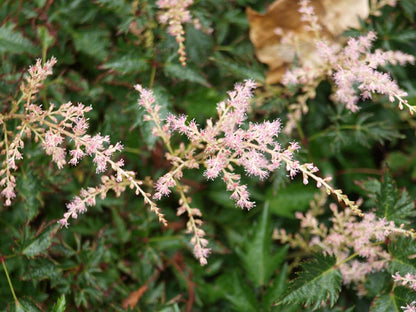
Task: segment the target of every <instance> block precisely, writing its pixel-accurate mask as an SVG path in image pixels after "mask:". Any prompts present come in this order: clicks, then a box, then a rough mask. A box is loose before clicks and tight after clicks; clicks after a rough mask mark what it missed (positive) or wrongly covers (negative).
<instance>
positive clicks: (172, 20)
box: [156, 0, 201, 66]
mask: <svg viewBox="0 0 416 312" xmlns="http://www.w3.org/2000/svg"><path fill="white" fill-rule="evenodd" d="M193 2H194V1H193V0H158V1H157V2H156V4H157V6H158V7H159V9H163V11H162V12H161V13H160V14H159V22H160V23H162V24H166V25H168V33H169V34H170V35H171V36H173V37H175V39H176V42H177V43H178V44H179V49H178V54H179V61H180V62H181V64H182V65H183V66H185V65H186V52H185V45H184V42H185V30H184V27H183V24H186V23H190V22H193V23H194V24H195V26H196V28H201V24H200V23H199V20H198V19H192V16H191V13H190V12H189V9H188V8H189V6H191V5H192V4H193Z"/></svg>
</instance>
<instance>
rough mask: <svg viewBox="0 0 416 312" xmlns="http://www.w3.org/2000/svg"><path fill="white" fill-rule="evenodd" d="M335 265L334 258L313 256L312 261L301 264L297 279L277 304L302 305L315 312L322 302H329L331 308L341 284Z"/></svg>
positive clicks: (339, 274) (340, 276) (336, 298)
mask: <svg viewBox="0 0 416 312" xmlns="http://www.w3.org/2000/svg"><path fill="white" fill-rule="evenodd" d="M335 264H336V258H335V256H329V255H326V256H325V255H323V254H315V255H314V259H313V260H312V261H309V262H305V263H303V264H302V271H301V272H300V273H299V276H298V278H297V279H295V280H294V281H293V282H292V283H291V285H290V286H289V289H288V291H287V293H286V294H285V295H284V297H283V298H282V299H281V300H280V301H279V302H278V303H277V304H287V303H303V304H305V305H306V306H311V308H312V309H313V310H316V309H318V308H319V307H320V305H321V303H322V302H329V305H330V306H331V307H332V306H333V305H334V304H335V302H336V301H337V300H338V296H339V293H340V291H341V283H342V275H341V272H340V271H339V270H338V269H337V268H336V266H335Z"/></svg>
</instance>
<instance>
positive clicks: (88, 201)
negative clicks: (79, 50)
mask: <svg viewBox="0 0 416 312" xmlns="http://www.w3.org/2000/svg"><path fill="white" fill-rule="evenodd" d="M55 63H56V59H55V58H51V60H49V61H47V62H46V63H45V64H44V65H42V64H41V61H40V60H38V61H37V62H36V64H35V65H34V66H31V67H30V68H29V75H28V76H27V77H26V79H25V81H24V82H23V83H22V84H21V86H20V90H21V92H22V96H21V98H20V99H19V100H18V101H16V102H14V103H13V104H12V109H11V111H10V112H9V113H3V114H1V115H0V123H1V124H2V128H3V140H2V141H1V143H0V146H1V147H4V149H3V150H2V155H4V157H5V161H3V163H2V167H1V170H0V178H1V180H0V186H1V187H3V190H2V191H1V196H2V197H4V199H5V201H4V203H5V205H6V206H9V205H11V203H12V200H13V199H14V198H15V197H16V193H15V187H16V178H15V176H14V173H13V171H16V170H17V169H18V167H17V165H16V161H17V160H21V159H22V158H23V155H22V153H21V150H22V149H23V148H24V144H25V143H24V139H25V138H26V139H33V140H34V141H35V142H40V143H41V146H42V148H43V149H44V151H45V153H46V154H47V155H50V156H51V157H52V161H53V162H54V163H55V164H56V165H57V167H58V169H62V168H63V167H64V166H65V165H67V164H69V165H73V166H75V165H77V164H78V163H79V161H80V160H81V159H82V158H84V157H85V156H87V155H88V156H90V157H92V158H93V162H94V163H95V165H96V173H97V174H100V173H104V172H106V171H107V169H108V167H110V168H111V170H112V171H113V172H114V173H112V174H109V175H104V176H103V177H102V178H101V182H102V184H101V185H100V186H97V187H90V188H88V189H87V190H81V192H80V195H79V196H75V198H74V199H73V200H72V201H71V202H70V203H68V204H67V208H68V211H67V212H66V213H65V214H64V217H63V218H62V219H61V220H59V223H60V224H61V225H62V226H68V220H69V218H71V217H72V218H77V217H78V215H79V214H80V213H84V212H85V211H86V209H87V208H86V207H87V206H93V205H95V199H96V196H100V197H101V198H105V197H106V195H107V192H108V191H110V190H112V191H114V192H115V193H116V195H117V196H119V195H120V193H121V192H123V191H124V190H125V189H126V187H130V188H132V189H134V190H135V192H136V194H137V195H141V196H143V198H144V201H145V203H146V204H149V205H150V207H151V210H152V211H153V212H155V213H156V215H157V216H158V217H159V221H160V222H162V223H164V224H166V220H165V219H164V216H163V214H162V213H161V212H160V210H159V208H158V207H157V206H156V204H155V203H154V202H153V201H152V200H151V199H150V194H147V193H146V192H145V191H144V190H143V189H142V188H141V186H140V185H141V184H142V181H140V180H138V179H136V174H135V173H134V172H132V171H127V170H124V169H123V166H124V161H123V160H122V159H120V160H118V161H114V160H112V157H113V156H114V154H115V153H116V152H119V151H121V150H122V148H123V146H122V145H121V144H120V143H116V144H115V145H112V144H110V137H109V136H108V135H107V136H102V135H101V134H96V135H95V136H90V135H89V134H86V133H87V130H88V127H89V126H88V123H87V119H86V117H85V114H86V113H87V112H89V111H90V110H91V109H92V108H91V107H90V106H85V105H83V104H81V103H78V104H76V105H75V104H73V103H71V102H68V103H64V104H62V105H61V106H60V107H58V108H55V105H54V104H50V106H49V108H48V109H43V108H42V106H41V105H38V104H36V103H35V100H36V94H37V93H38V92H39V90H40V88H41V87H42V85H43V82H44V80H45V79H46V78H47V76H49V75H51V74H52V67H53V65H54V64H55ZM21 103H24V105H23V107H19V106H20V105H21ZM17 112H21V113H17ZM9 120H14V121H16V120H17V121H18V122H19V125H18V126H17V127H16V128H15V130H14V131H10V130H8V129H7V122H8V121H9ZM70 142H72V145H73V146H74V147H73V148H72V149H71V150H69V152H67V148H66V145H67V144H69V143H70ZM68 154H69V156H70V159H69V160H68V159H67V156H68Z"/></svg>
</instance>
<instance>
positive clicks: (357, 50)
mask: <svg viewBox="0 0 416 312" xmlns="http://www.w3.org/2000/svg"><path fill="white" fill-rule="evenodd" d="M375 38H376V34H375V32H372V31H370V32H369V33H368V34H367V35H366V36H360V37H358V38H350V39H349V40H348V43H347V46H346V47H345V48H344V49H342V50H339V51H337V49H336V48H334V47H332V46H330V45H328V44H327V43H326V42H324V41H317V42H316V46H317V49H318V52H319V53H320V55H321V57H322V58H321V60H322V63H321V64H317V65H315V66H314V67H313V68H311V67H310V66H308V67H306V68H302V67H298V68H295V69H293V70H291V71H288V72H287V73H286V74H285V75H284V77H283V80H282V82H283V84H285V85H289V84H302V85H307V84H310V83H313V85H315V84H316V81H320V80H322V79H324V78H325V77H331V78H332V79H333V81H334V82H335V85H336V90H335V94H334V99H335V100H336V101H339V102H341V103H342V104H344V105H345V106H346V107H347V109H349V110H351V111H353V112H356V111H358V110H359V107H358V106H357V103H358V101H359V99H360V96H361V98H362V99H368V98H371V97H372V94H374V93H378V94H385V95H387V96H388V98H389V100H390V102H395V101H396V100H397V101H398V103H399V104H398V105H399V108H400V109H403V108H404V107H405V106H406V107H407V108H408V109H409V111H410V113H411V114H413V113H414V112H415V111H416V109H415V108H414V107H413V106H411V105H409V103H408V102H407V100H405V99H404V97H406V96H407V93H406V92H405V91H403V90H401V89H400V88H399V86H398V85H397V82H396V81H394V80H393V79H392V78H391V77H390V75H389V74H387V73H383V72H380V71H378V70H377V68H378V67H379V66H384V65H386V64H387V63H390V64H393V65H396V64H400V65H405V64H406V63H411V64H413V63H414V57H413V56H412V55H408V54H405V53H403V52H400V51H396V52H394V51H387V52H385V51H382V50H380V49H377V50H375V51H374V52H371V51H370V49H371V47H372V42H373V41H374V40H375ZM309 65H310V64H309ZM355 87H357V88H358V90H359V91H360V95H357V94H356V88H355Z"/></svg>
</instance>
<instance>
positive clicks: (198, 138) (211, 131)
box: [135, 80, 361, 264]
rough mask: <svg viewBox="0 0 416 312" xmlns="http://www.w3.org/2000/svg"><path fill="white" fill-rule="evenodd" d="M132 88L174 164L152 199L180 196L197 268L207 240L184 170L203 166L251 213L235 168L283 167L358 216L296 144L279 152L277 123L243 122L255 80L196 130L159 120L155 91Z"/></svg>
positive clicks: (254, 171)
mask: <svg viewBox="0 0 416 312" xmlns="http://www.w3.org/2000/svg"><path fill="white" fill-rule="evenodd" d="M135 88H136V90H137V91H139V92H140V99H139V105H140V106H141V107H143V108H144V109H145V111H146V114H145V116H144V120H145V121H149V122H152V123H154V127H153V130H152V133H153V135H155V136H158V137H160V138H161V139H162V141H163V143H164V144H165V146H166V149H167V153H166V158H167V159H168V160H169V161H170V162H171V165H172V167H171V170H170V171H169V172H168V173H166V174H165V175H163V176H162V177H160V178H159V179H158V180H157V182H156V184H155V188H156V193H155V194H154V196H153V198H155V199H157V200H158V199H161V198H162V197H163V196H167V195H169V194H170V193H171V189H172V188H173V189H175V190H176V191H177V192H178V193H179V195H180V208H179V210H178V214H182V213H183V212H185V211H186V212H187V213H188V218H189V222H188V226H187V230H188V231H189V232H192V233H193V234H194V237H193V239H192V241H191V243H192V244H193V245H194V254H195V256H196V257H197V258H198V259H199V260H200V262H201V264H205V263H206V255H207V254H208V253H209V250H208V248H206V247H205V246H206V240H203V241H202V240H201V238H202V237H203V236H204V235H205V233H204V232H203V231H201V230H200V229H199V226H200V224H202V222H201V221H200V220H199V219H198V220H195V218H194V217H195V216H198V217H200V215H201V213H200V211H199V210H197V209H196V208H190V206H189V202H190V200H189V199H188V198H187V197H186V196H185V193H186V191H185V189H184V187H183V186H182V185H181V184H180V180H181V178H182V176H183V171H184V170H185V169H198V168H199V167H200V166H202V167H203V168H205V171H204V173H203V174H204V176H205V177H206V178H207V179H208V180H213V179H215V178H218V177H220V176H221V177H222V180H223V181H224V182H225V184H226V189H227V191H229V192H231V195H230V198H231V199H233V200H234V201H235V203H236V205H237V206H238V207H240V208H242V209H248V210H250V209H251V208H253V207H254V206H255V203H254V202H253V201H251V200H250V193H249V191H248V189H247V185H244V184H242V183H241V176H240V175H239V174H237V173H236V172H235V169H236V168H238V167H240V168H243V169H244V171H245V172H246V174H247V175H248V176H253V177H258V178H260V179H261V180H264V179H265V178H267V177H268V175H269V174H270V173H271V172H273V171H274V170H276V169H277V168H279V167H280V165H282V164H284V165H285V167H286V170H287V172H288V175H289V176H290V177H291V178H293V177H294V176H295V175H296V174H297V173H300V172H301V173H302V175H303V183H304V184H307V183H308V181H309V178H312V179H313V180H315V181H316V183H317V186H318V187H321V186H323V187H324V188H325V189H326V191H327V192H328V193H331V194H334V195H335V196H336V197H337V199H338V200H339V201H341V202H343V203H344V204H345V205H346V206H349V207H350V208H351V211H354V213H356V214H360V213H361V211H360V210H359V208H358V206H357V205H356V204H355V203H354V202H353V201H350V200H349V199H348V197H347V196H346V195H344V194H342V192H341V191H340V190H335V189H334V188H333V187H332V186H331V185H330V184H329V183H328V181H329V180H330V178H321V177H319V176H317V175H316V174H315V173H316V172H317V171H318V168H316V167H315V166H314V165H313V164H311V163H306V164H300V163H299V161H297V160H295V159H294V153H295V152H296V151H297V150H298V149H299V148H300V146H299V144H298V143H296V142H292V143H290V145H289V146H288V147H287V148H286V149H284V148H282V146H281V145H280V144H279V143H278V141H277V138H278V134H279V133H280V131H281V125H280V121H279V120H275V121H272V122H270V121H264V122H263V123H247V122H246V119H247V115H246V113H247V110H248V108H249V105H250V101H251V98H252V96H253V94H252V90H253V89H254V88H255V82H254V81H251V80H247V81H245V82H244V83H242V84H236V85H235V89H234V90H233V91H230V92H229V93H228V95H229V99H228V100H226V101H223V102H220V103H218V105H217V113H218V120H216V121H214V120H212V119H208V120H207V122H206V127H205V128H204V129H201V128H199V127H198V125H197V124H196V122H195V121H194V120H191V121H189V122H187V116H185V115H182V116H175V115H172V114H169V115H168V116H167V117H166V118H165V119H163V118H162V117H161V116H160V109H161V106H160V105H159V104H157V102H156V98H155V97H154V95H153V92H152V91H151V90H147V89H145V88H143V87H142V86H140V85H136V86H135ZM175 132H177V133H180V134H182V135H186V137H187V139H188V145H187V146H185V143H183V142H182V143H180V144H179V147H178V148H176V149H174V148H173V146H172V144H171V138H172V134H173V133H175Z"/></svg>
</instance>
